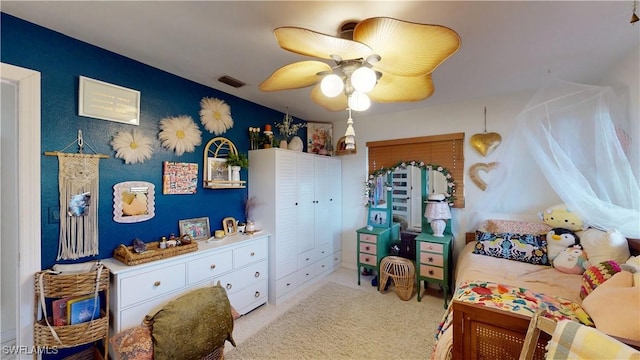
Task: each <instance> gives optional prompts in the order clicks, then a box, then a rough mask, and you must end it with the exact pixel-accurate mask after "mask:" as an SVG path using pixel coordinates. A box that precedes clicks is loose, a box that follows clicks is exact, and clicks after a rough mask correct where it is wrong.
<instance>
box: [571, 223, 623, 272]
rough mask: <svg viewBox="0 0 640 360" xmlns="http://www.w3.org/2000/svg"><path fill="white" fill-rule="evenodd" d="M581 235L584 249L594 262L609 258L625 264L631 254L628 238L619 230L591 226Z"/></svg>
mask: <svg viewBox="0 0 640 360" xmlns="http://www.w3.org/2000/svg"><path fill="white" fill-rule="evenodd" d="M579 236H580V243H581V244H582V247H583V248H584V251H586V253H587V254H589V261H590V262H591V263H592V264H598V263H601V262H603V261H607V260H613V261H615V262H617V263H618V264H624V263H625V262H626V261H627V260H628V259H629V257H630V256H631V253H630V252H629V244H628V243H627V239H626V238H625V237H624V236H623V235H622V234H621V233H620V232H619V231H617V230H610V231H607V232H605V231H602V230H598V229H594V228H590V229H587V230H585V231H583V232H582V234H579Z"/></svg>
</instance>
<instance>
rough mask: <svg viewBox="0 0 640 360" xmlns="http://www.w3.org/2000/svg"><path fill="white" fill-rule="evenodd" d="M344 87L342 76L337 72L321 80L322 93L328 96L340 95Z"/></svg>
mask: <svg viewBox="0 0 640 360" xmlns="http://www.w3.org/2000/svg"><path fill="white" fill-rule="evenodd" d="M343 89H344V83H342V79H340V76H338V75H336V74H329V75H327V76H325V77H324V78H322V81H321V82H320V90H322V93H323V94H324V95H325V96H328V97H336V96H338V95H340V93H341V92H342V90H343Z"/></svg>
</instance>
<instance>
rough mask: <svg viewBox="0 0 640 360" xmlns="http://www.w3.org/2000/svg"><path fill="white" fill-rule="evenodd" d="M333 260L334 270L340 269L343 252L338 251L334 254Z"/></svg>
mask: <svg viewBox="0 0 640 360" xmlns="http://www.w3.org/2000/svg"><path fill="white" fill-rule="evenodd" d="M332 259H333V267H334V268H338V267H340V265H342V251H340V250H338V251H336V252H334V253H333V256H332Z"/></svg>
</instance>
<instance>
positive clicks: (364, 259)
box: [360, 254, 378, 266]
mask: <svg viewBox="0 0 640 360" xmlns="http://www.w3.org/2000/svg"><path fill="white" fill-rule="evenodd" d="M376 260H377V259H376V256H375V255H370V254H360V262H361V263H363V264H367V265H373V266H377V265H378V262H377V261H376Z"/></svg>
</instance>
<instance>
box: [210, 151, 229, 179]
mask: <svg viewBox="0 0 640 360" xmlns="http://www.w3.org/2000/svg"><path fill="white" fill-rule="evenodd" d="M207 162H208V166H207V175H208V178H207V180H222V181H227V180H231V179H229V171H228V166H227V159H226V158H215V157H210V158H207Z"/></svg>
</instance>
